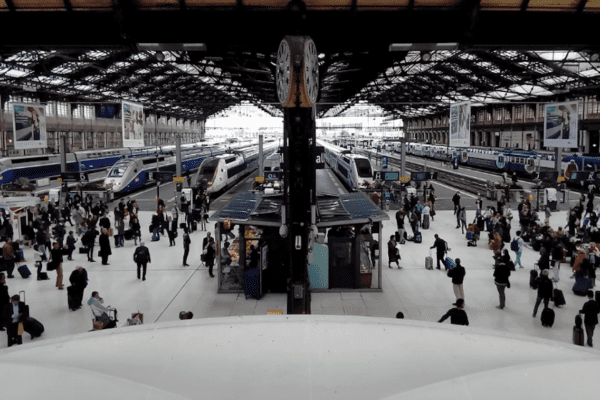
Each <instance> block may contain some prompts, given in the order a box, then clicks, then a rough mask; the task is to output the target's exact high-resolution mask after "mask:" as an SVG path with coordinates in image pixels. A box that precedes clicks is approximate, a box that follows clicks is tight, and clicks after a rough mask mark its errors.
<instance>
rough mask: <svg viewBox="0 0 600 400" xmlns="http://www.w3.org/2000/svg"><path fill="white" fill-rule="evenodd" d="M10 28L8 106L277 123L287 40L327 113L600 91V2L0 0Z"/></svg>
mask: <svg viewBox="0 0 600 400" xmlns="http://www.w3.org/2000/svg"><path fill="white" fill-rule="evenodd" d="M2 2H4V3H2ZM0 26H2V28H3V29H2V30H3V32H4V33H3V38H2V42H1V43H0V95H3V99H4V100H3V101H5V99H6V95H7V94H13V95H23V94H24V93H26V94H27V95H28V96H32V95H33V96H39V97H40V99H41V100H42V101H48V100H64V101H72V102H90V103H92V102H94V103H102V102H119V101H120V100H121V99H128V100H134V101H138V102H141V103H143V104H144V106H145V107H146V109H147V110H149V111H153V112H158V113H163V114H170V115H173V116H177V117H183V118H189V119H205V118H207V117H209V116H210V115H213V114H215V113H217V112H219V111H221V110H223V109H226V108H227V107H230V106H232V105H235V104H239V103H241V102H242V101H246V102H251V103H253V104H256V105H258V106H260V107H261V108H262V109H264V110H265V111H268V112H270V113H272V114H277V113H278V109H279V108H280V107H279V102H278V100H277V94H276V87H275V60H276V51H277V46H278V44H279V42H280V41H281V39H282V38H283V37H284V36H285V35H309V36H311V37H312V38H313V40H314V41H315V43H316V45H317V50H318V52H319V73H320V76H319V78H320V93H319V97H318V107H317V111H318V114H319V115H320V116H325V115H339V114H341V113H343V112H344V111H345V110H347V109H349V108H350V107H351V106H352V105H354V104H357V103H359V102H360V103H362V102H369V103H373V104H378V105H380V106H382V107H383V108H384V109H385V110H387V111H388V112H389V113H391V114H394V115H397V116H399V117H406V116H416V115H427V114H434V113H438V112H441V111H443V110H444V109H447V107H448V104H449V103H450V102H455V101H463V100H471V101H473V102H474V103H481V104H488V103H492V102H514V101H539V100H540V99H542V101H545V100H544V99H546V100H548V99H554V98H559V97H560V96H565V95H569V96H579V95H583V94H596V93H598V92H599V91H598V89H599V88H600V77H599V76H600V72H599V71H600V69H599V68H600V63H599V61H600V60H599V59H598V57H599V55H600V43H598V41H597V33H596V30H597V27H598V26H600V0H588V1H585V0H579V1H571V0H554V1H553V2H552V3H551V4H550V3H549V2H547V1H542V0H535V1H534V0H518V1H513V0H499V1H492V0H479V1H475V0H462V1H460V0H405V1H396V0H386V1H376V0H324V1H320V0H312V1H311V0H305V1H301V0H292V1H279V0H272V1H268V0H237V1H235V0H194V1H191V0H161V1H156V0H139V1H132V0H0ZM393 44H396V45H393ZM391 45H392V46H391ZM390 50H392V51H390ZM33 92H35V93H33ZM32 93H33V94H32Z"/></svg>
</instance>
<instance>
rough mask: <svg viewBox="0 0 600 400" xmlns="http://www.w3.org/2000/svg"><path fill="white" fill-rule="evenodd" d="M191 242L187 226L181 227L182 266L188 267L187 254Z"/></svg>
mask: <svg viewBox="0 0 600 400" xmlns="http://www.w3.org/2000/svg"><path fill="white" fill-rule="evenodd" d="M191 243H192V239H190V234H189V231H188V228H187V227H185V228H183V266H184V267H189V266H190V265H189V264H188V263H187V258H188V254H190V244H191Z"/></svg>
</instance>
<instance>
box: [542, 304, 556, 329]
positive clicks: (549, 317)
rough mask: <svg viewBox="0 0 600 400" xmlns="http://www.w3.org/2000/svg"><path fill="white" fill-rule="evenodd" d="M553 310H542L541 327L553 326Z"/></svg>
mask: <svg viewBox="0 0 600 400" xmlns="http://www.w3.org/2000/svg"><path fill="white" fill-rule="evenodd" d="M554 317H555V315H554V310H553V309H551V308H544V310H543V311H542V317H541V319H542V326H545V327H547V328H552V325H554Z"/></svg>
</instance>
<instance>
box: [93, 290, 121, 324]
mask: <svg viewBox="0 0 600 400" xmlns="http://www.w3.org/2000/svg"><path fill="white" fill-rule="evenodd" d="M87 303H88V305H89V306H90V307H91V309H92V313H93V314H94V317H95V319H96V321H100V322H102V323H103V325H104V326H103V329H110V328H114V327H116V326H117V322H119V320H118V319H117V309H116V308H112V307H111V306H108V307H106V306H104V299H102V298H101V297H100V294H99V293H98V292H97V291H94V292H92V297H90V299H89V300H88V302H87ZM110 312H114V313H115V317H114V319H113V318H111V317H110V316H109V313H110Z"/></svg>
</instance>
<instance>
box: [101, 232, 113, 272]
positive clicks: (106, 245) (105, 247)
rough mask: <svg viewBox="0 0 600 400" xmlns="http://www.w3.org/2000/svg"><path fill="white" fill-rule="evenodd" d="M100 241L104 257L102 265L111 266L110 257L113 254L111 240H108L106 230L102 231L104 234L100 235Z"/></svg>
mask: <svg viewBox="0 0 600 400" xmlns="http://www.w3.org/2000/svg"><path fill="white" fill-rule="evenodd" d="M98 241H99V243H100V256H101V257H102V265H110V264H109V263H108V256H110V255H111V254H112V252H111V251H110V240H109V239H108V231H107V230H106V229H102V233H101V234H100V238H99V239H98Z"/></svg>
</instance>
